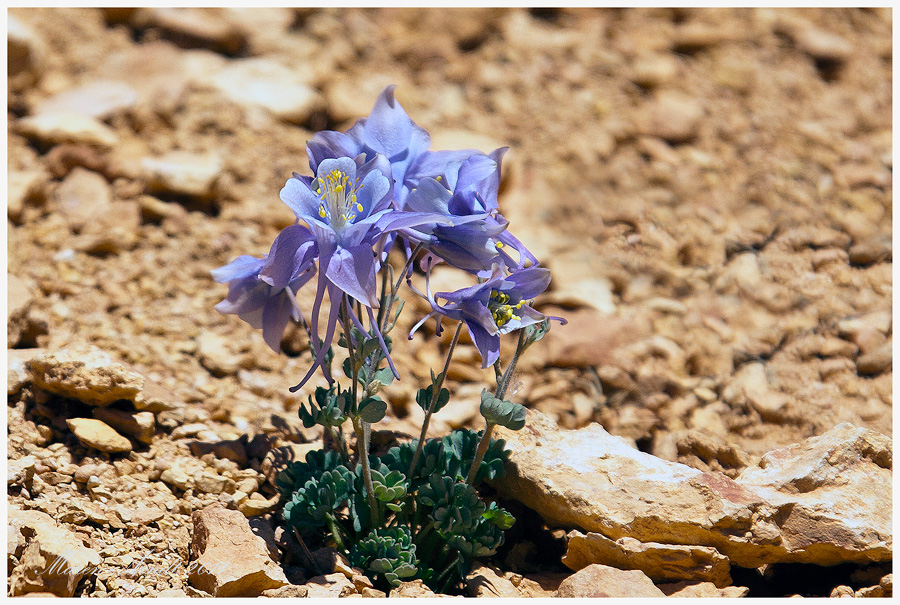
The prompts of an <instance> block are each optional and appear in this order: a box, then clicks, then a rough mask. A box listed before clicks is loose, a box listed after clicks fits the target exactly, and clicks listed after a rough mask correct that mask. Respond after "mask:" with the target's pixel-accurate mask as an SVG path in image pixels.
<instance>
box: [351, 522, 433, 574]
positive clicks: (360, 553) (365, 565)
mask: <svg viewBox="0 0 900 605" xmlns="http://www.w3.org/2000/svg"><path fill="white" fill-rule="evenodd" d="M350 564H351V565H352V566H354V567H359V568H361V569H364V570H365V571H366V572H367V575H369V577H370V578H372V579H373V580H375V581H376V582H377V583H379V584H381V585H382V586H383V587H386V588H393V587H396V586H399V585H400V583H401V582H402V581H403V580H404V579H407V578H412V577H413V576H415V575H416V573H417V572H418V571H419V568H418V564H419V561H418V559H417V558H416V545H415V544H414V543H413V539H412V533H411V532H410V529H409V527H407V526H405V525H399V526H397V527H391V528H388V529H384V528H380V529H373V530H372V531H370V532H369V533H368V534H367V535H366V536H365V537H363V538H362V539H360V540H358V541H357V542H356V543H355V544H354V545H353V547H352V548H351V549H350ZM373 575H374V577H373ZM384 585H387V586H384Z"/></svg>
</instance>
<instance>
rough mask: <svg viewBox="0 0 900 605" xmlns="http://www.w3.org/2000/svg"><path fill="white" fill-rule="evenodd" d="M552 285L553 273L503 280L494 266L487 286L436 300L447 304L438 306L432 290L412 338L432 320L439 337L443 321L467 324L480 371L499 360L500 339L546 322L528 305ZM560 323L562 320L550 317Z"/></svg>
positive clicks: (523, 273) (538, 270)
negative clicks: (435, 320) (426, 308)
mask: <svg viewBox="0 0 900 605" xmlns="http://www.w3.org/2000/svg"><path fill="white" fill-rule="evenodd" d="M549 285H550V270H549V269H545V268H543V267H529V268H527V269H522V270H520V271H515V272H513V273H511V274H509V275H506V276H504V274H503V271H502V269H501V267H500V266H499V265H495V266H494V271H493V274H492V276H491V278H490V279H488V280H487V281H485V282H484V283H481V284H477V285H475V286H471V287H469V288H463V289H462V290H457V291H456V292H437V293H435V295H434V296H435V298H442V299H444V300H446V301H447V302H446V304H444V305H439V304H437V302H436V301H435V298H432V296H431V292H430V288H429V289H428V294H427V298H428V299H429V302H430V303H431V307H432V309H434V310H433V311H432V312H431V313H430V314H428V315H427V316H426V317H425V318H423V319H422V320H421V321H420V322H419V323H418V324H416V325H415V326H414V327H413V329H412V331H411V332H410V338H412V334H413V333H414V332H415V331H416V330H417V329H418V327H419V326H421V325H422V324H423V323H424V322H425V321H426V320H427V319H428V318H429V317H433V316H435V315H436V316H437V318H438V319H437V333H438V334H439V333H440V332H441V319H442V318H443V317H448V318H450V319H455V320H457V321H464V322H465V323H466V326H467V327H468V328H469V334H471V335H472V340H473V342H474V343H475V347H476V348H477V349H478V353H479V354H480V355H481V362H482V363H481V367H482V368H486V367H488V366H490V365H493V364H494V363H495V362H496V361H497V359H499V357H500V335H501V334H507V333H509V332H513V331H515V330H519V329H521V328H524V327H526V326H530V325H532V324H536V323H539V322H541V321H543V320H544V319H546V318H547V316H545V315H544V314H542V313H540V312H539V311H537V310H535V309H534V308H532V307H531V306H530V305H529V304H528V303H529V301H530V300H531V299H533V298H534V297H535V296H537V295H538V294H540V293H542V292H544V291H545V290H546V289H547V286H549ZM550 319H556V320H558V321H560V322H561V323H566V320H564V319H562V318H561V317H550Z"/></svg>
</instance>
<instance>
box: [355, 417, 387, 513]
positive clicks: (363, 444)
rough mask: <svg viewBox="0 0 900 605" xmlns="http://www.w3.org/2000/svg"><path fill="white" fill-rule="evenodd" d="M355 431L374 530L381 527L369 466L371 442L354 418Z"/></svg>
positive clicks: (356, 418) (357, 420)
mask: <svg viewBox="0 0 900 605" xmlns="http://www.w3.org/2000/svg"><path fill="white" fill-rule="evenodd" d="M352 420H353V430H354V431H356V443H357V445H358V446H359V459H360V462H362V468H363V482H364V483H365V484H366V497H367V498H368V500H369V513H370V514H369V517H370V521H371V522H372V528H373V529H374V528H377V527H380V525H381V524H380V523H379V519H378V502H377V501H376V500H375V486H374V485H373V484H372V469H371V467H370V466H369V440H368V439H366V435H365V433H364V432H363V428H362V424H361V423H360V421H359V418H358V417H356V416H354V417H353V419H352Z"/></svg>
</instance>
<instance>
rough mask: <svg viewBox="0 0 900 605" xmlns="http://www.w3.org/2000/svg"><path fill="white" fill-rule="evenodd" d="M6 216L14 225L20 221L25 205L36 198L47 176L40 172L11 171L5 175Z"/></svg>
mask: <svg viewBox="0 0 900 605" xmlns="http://www.w3.org/2000/svg"><path fill="white" fill-rule="evenodd" d="M6 178H7V182H6V215H7V216H8V217H9V219H10V220H11V221H13V222H15V223H18V222H19V221H20V220H21V219H22V212H23V210H24V209H25V204H26V203H27V202H28V201H29V200H30V199H33V198H38V197H39V196H40V194H41V190H42V188H43V187H44V185H45V184H46V180H47V176H46V174H45V173H44V172H42V171H40V170H12V169H10V170H9V171H8V173H7V176H6Z"/></svg>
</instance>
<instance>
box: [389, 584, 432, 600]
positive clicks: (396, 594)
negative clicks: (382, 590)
mask: <svg viewBox="0 0 900 605" xmlns="http://www.w3.org/2000/svg"><path fill="white" fill-rule="evenodd" d="M437 596H442V595H436V594H434V592H433V591H432V590H431V589H430V588H428V587H427V586H425V582H423V581H422V580H413V581H411V582H401V583H400V586H397V587H396V588H392V589H391V592H390V594H388V598H389V599H395V598H411V599H418V598H422V597H437Z"/></svg>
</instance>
